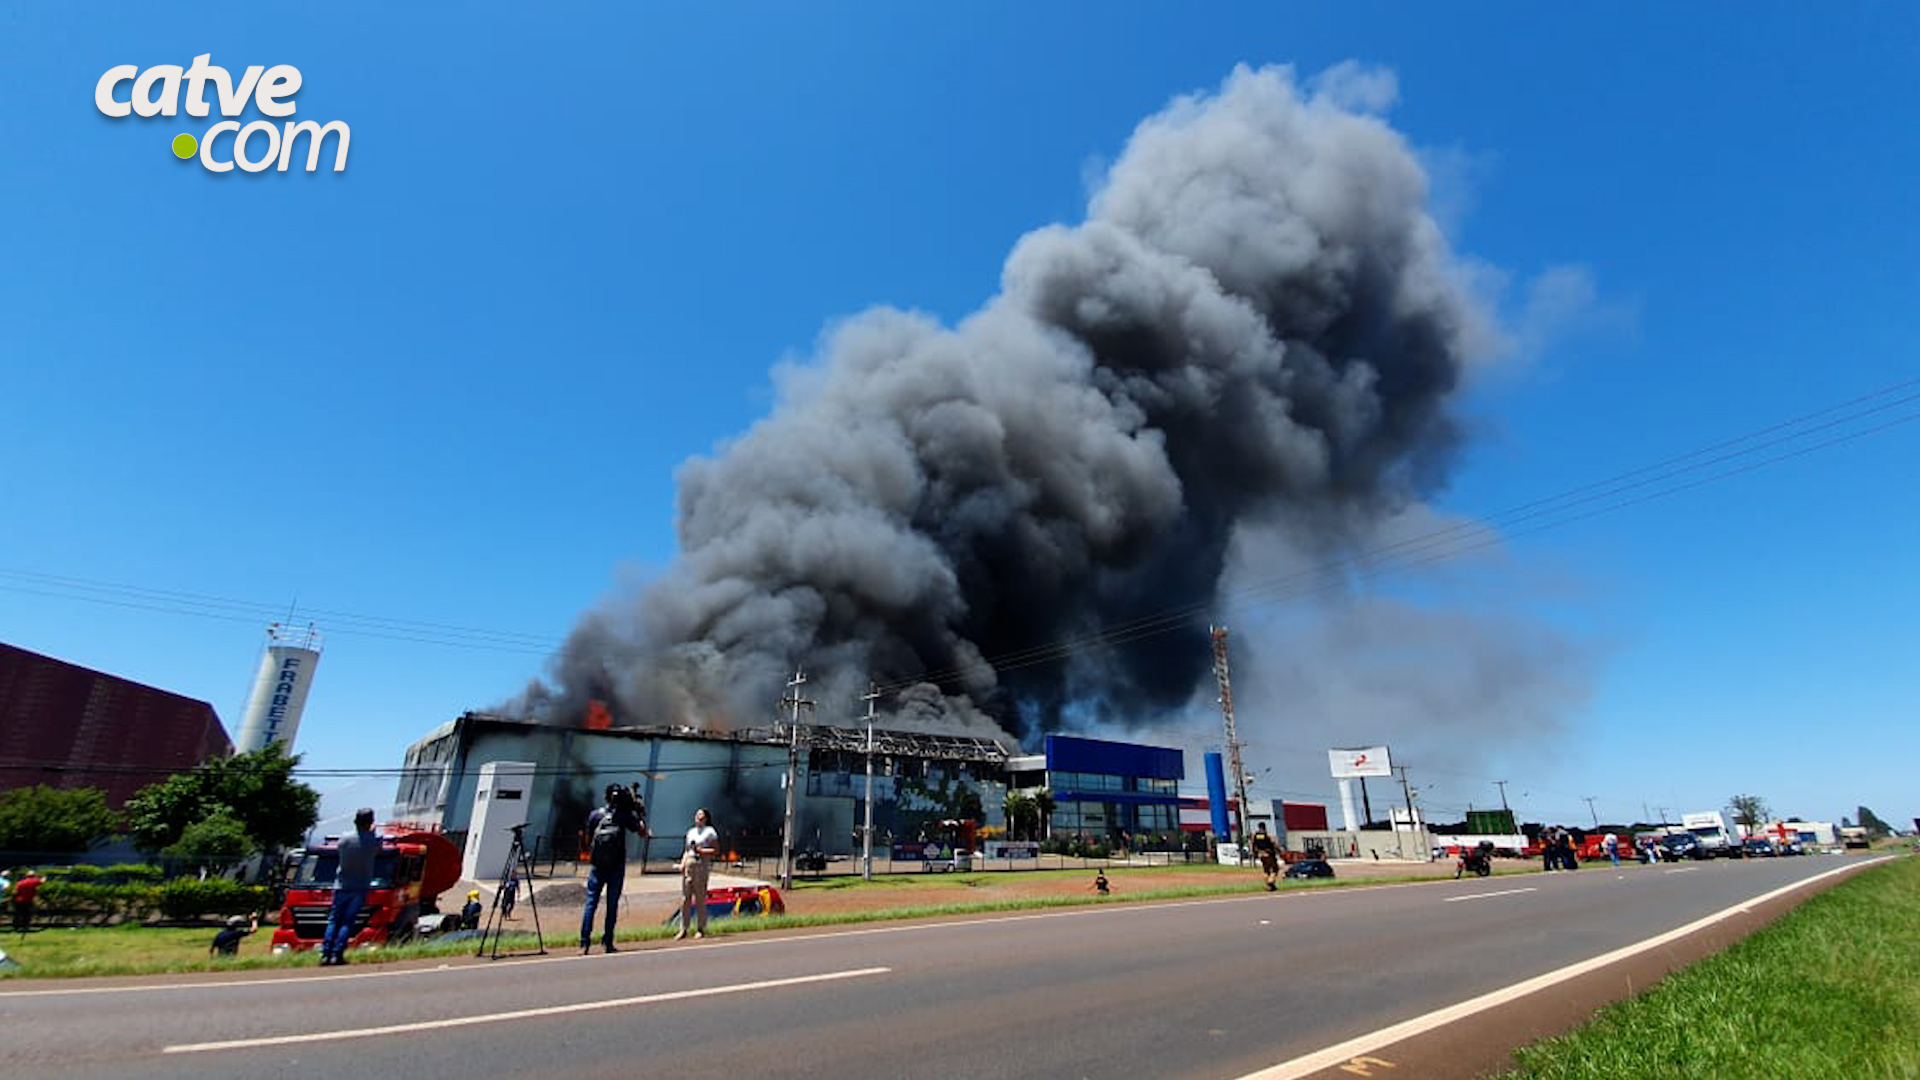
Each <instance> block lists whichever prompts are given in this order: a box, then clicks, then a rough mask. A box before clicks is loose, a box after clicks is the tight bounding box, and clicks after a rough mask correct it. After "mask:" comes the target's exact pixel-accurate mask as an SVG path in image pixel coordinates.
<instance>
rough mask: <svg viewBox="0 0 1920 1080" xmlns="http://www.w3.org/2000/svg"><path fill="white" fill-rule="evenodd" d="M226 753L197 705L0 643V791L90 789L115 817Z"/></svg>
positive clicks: (221, 737) (210, 716)
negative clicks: (131, 801) (175, 776)
mask: <svg viewBox="0 0 1920 1080" xmlns="http://www.w3.org/2000/svg"><path fill="white" fill-rule="evenodd" d="M232 751H233V743H232V741H231V740H230V739H228V738H227V731H226V728H225V727H223V726H221V723H220V718H219V716H217V715H216V714H215V713H214V711H213V706H212V705H209V704H207V703H206V702H204V701H198V700H195V699H194V698H190V697H183V696H181V695H179V694H174V693H169V692H167V691H165V690H160V689H157V688H155V687H152V686H146V685H144V684H141V683H137V682H133V681H131V680H128V679H122V678H119V677H117V676H113V675H108V674H106V673H104V672H99V671H94V670H92V669H90V668H83V667H81V666H79V665H78V664H69V663H67V662H66V661H64V660H56V659H54V658H53V657H51V656H42V655H40V654H39V653H35V652H28V651H27V650H25V649H22V648H18V647H15V646H13V645H7V644H4V643H0V791H6V790H10V789H13V788H21V787H32V786H33V785H35V784H46V785H48V786H50V787H58V788H78V787H97V788H101V789H103V790H104V791H106V793H107V804H108V805H109V806H112V807H113V808H114V809H116V810H117V809H119V808H120V807H121V806H122V805H124V804H125V803H126V801H127V799H128V798H129V797H131V796H132V795H133V793H134V792H136V791H138V790H140V789H141V788H143V787H145V786H146V785H148V784H151V783H153V782H155V781H157V780H164V779H166V777H167V776H168V775H169V774H171V773H175V772H181V771H184V770H186V769H191V768H192V767H194V766H195V765H198V764H200V763H201V762H203V761H206V760H208V759H209V758H215V757H221V756H224V755H226V754H229V753H231V752H232Z"/></svg>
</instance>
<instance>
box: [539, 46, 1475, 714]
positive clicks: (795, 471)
mask: <svg viewBox="0 0 1920 1080" xmlns="http://www.w3.org/2000/svg"><path fill="white" fill-rule="evenodd" d="M1361 75H1367V77H1365V78H1362V77H1359V76H1361ZM1356 86H1357V87H1359V88H1361V89H1363V90H1367V91H1368V92H1367V93H1355V92H1354V88H1355V87H1356ZM1390 86H1391V77H1390V76H1385V75H1371V74H1368V73H1360V72H1357V71H1356V69H1353V68H1351V67H1350V66H1349V67H1343V68H1342V69H1337V70H1336V72H1334V73H1332V76H1331V77H1323V78H1321V79H1317V80H1309V81H1306V82H1304V83H1303V82H1301V81H1299V80H1297V79H1296V77H1295V74H1294V72H1293V71H1292V70H1291V69H1289V68H1263V69H1259V70H1252V69H1246V68H1242V69H1238V70H1236V71H1234V72H1233V73H1232V74H1231V75H1229V76H1228V78H1227V79H1226V80H1225V82H1224V83H1223V84H1222V86H1221V87H1220V88H1219V89H1218V91H1217V92H1212V93H1203V94H1195V95H1192V96H1187V97H1181V98H1179V99H1177V100H1175V101H1174V102H1173V103H1172V104H1171V105H1169V106H1168V107H1167V108H1166V109H1164V110H1163V111H1161V112H1160V113H1158V114H1156V115H1154V116H1151V117H1149V118H1147V119H1146V120H1144V121H1143V122H1142V123H1141V124H1140V125H1139V126H1138V128H1137V129H1136V130H1135V131H1134V132H1133V134H1132V136H1131V138H1130V139H1129V140H1128V142H1127V144H1126V146H1125V148H1124V150H1123V151H1122V152H1121V153H1120V154H1119V155H1118V157H1117V158H1116V159H1115V160H1114V163H1113V165H1112V166H1111V168H1110V169H1109V170H1108V172H1107V174H1106V176H1105V178H1104V181H1103V182H1102V183H1100V184H1099V186H1098V188H1097V190H1095V191H1094V193H1093V194H1092V196H1091V198H1090V201H1089V205H1088V208H1087V213H1086V217H1085V219H1084V220H1083V221H1081V222H1079V223H1077V224H1063V225H1054V226H1048V227H1046V228H1042V229H1038V230H1036V231H1034V232H1032V233H1029V234H1028V235H1026V236H1024V237H1022V238H1020V239H1019V241H1018V242H1017V243H1016V244H1015V245H1014V246H1013V250H1012V252H1011V254H1010V255H1009V256H1008V257H1007V260H1006V264H1005V268H1004V271H1003V274H1002V280H1001V287H1000V290H999V292H998V294H997V295H995V296H994V297H993V298H992V299H990V300H989V301H988V302H987V303H986V304H985V305H984V306H983V307H982V308H981V309H980V310H979V311H977V312H975V313H974V314H972V315H970V316H968V317H966V318H965V319H962V320H960V321H959V322H958V324H957V325H953V326H944V325H940V324H939V323H937V322H935V321H934V320H932V319H930V318H928V317H925V316H923V315H919V314H914V313H910V312H904V311H898V310H889V309H880V310H872V311H868V312H865V313H863V314H860V315H857V316H855V317H853V318H851V319H849V320H847V321H845V322H844V323H842V324H840V325H839V326H838V328H837V329H836V330H835V331H834V332H833V333H832V334H831V335H830V337H829V338H828V339H827V340H826V341H825V343H824V344H823V346H822V348H821V350H820V353H819V355H818V356H817V358H816V360H815V361H814V362H813V363H811V364H809V365H806V366H804V367H802V368H801V369H800V370H798V371H797V372H796V373H794V374H793V375H792V377H790V378H788V379H786V380H785V382H784V384H783V386H782V396H781V399H780V401H779V403H778V404H777V406H776V407H775V408H774V410H773V411H772V413H771V415H769V416H768V417H766V418H765V419H764V420H762V421H760V422H759V423H757V424H756V425H754V426H753V427H752V428H751V429H750V430H749V431H747V432H746V433H745V434H743V435H741V436H740V437H739V438H737V439H735V440H733V441H731V442H729V443H727V444H726V445H725V446H724V447H723V448H721V449H720V450H718V451H717V452H716V453H714V454H713V455H712V456H709V457H697V458H694V459H692V460H690V461H688V462H687V463H686V464H685V465H684V466H683V467H682V468H681V470H680V472H679V475H678V481H679V498H678V523H679V546H680V554H679V557H678V560H677V561H676V562H675V563H674V564H673V565H672V566H671V567H670V568H668V569H667V570H666V571H665V572H664V573H663V574H662V575H661V576H660V577H659V578H658V579H657V580H656V581H654V582H653V583H652V584H651V585H650V586H649V587H648V588H646V589H645V590H644V591H643V592H642V593H640V594H639V595H637V596H635V597H631V598H621V599H617V600H613V601H610V602H608V603H606V604H603V605H601V606H600V607H599V608H598V609H596V610H594V611H591V612H589V613H588V614H587V615H586V616H584V617H583V619H582V620H581V622H580V624H579V625H578V627H577V628H576V629H575V630H574V631H573V633H572V634H571V636H570V637H569V639H568V640H567V642H566V643H565V646H564V648H563V649H562V651H561V653H560V655H559V656H558V657H557V659H556V661H555V663H554V667H553V671H552V674H551V680H550V681H548V682H540V683H536V684H535V685H534V686H532V687H530V688H529V690H528V691H527V692H526V694H525V695H524V696H523V698H522V700H520V701H517V702H514V703H511V704H510V705H508V706H505V707H504V708H505V709H507V710H509V711H511V712H513V713H515V714H516V715H536V716H542V717H545V718H548V719H550V720H553V721H557V722H560V723H564V724H569V725H572V724H578V723H580V721H581V718H582V717H583V716H585V715H586V714H587V711H588V708H589V704H588V703H589V702H590V701H594V700H598V701H604V702H606V703H608V705H609V706H610V708H611V711H612V714H613V722H614V723H615V724H616V725H617V726H628V725H639V724H647V725H690V726H693V727H697V728H703V729H712V728H716V727H726V726H729V725H731V724H738V725H742V726H745V725H754V724H761V723H764V722H765V721H766V720H767V718H768V714H769V713H770V712H771V710H772V709H773V708H774V702H775V700H776V698H777V695H778V691H779V687H780V683H781V680H782V679H783V677H784V675H785V674H786V673H789V672H791V671H792V670H794V668H795V667H796V666H800V665H804V666H805V667H806V669H807V670H808V671H809V673H810V674H811V675H812V676H813V679H814V681H813V682H812V683H811V684H810V686H809V689H811V690H813V691H814V696H815V697H816V698H819V699H821V700H823V701H824V700H834V701H843V702H848V703H851V702H853V701H854V700H856V699H857V698H858V697H859V694H860V693H861V691H863V690H864V689H865V688H866V685H867V683H868V682H869V680H873V681H875V682H878V683H879V684H881V685H882V686H883V687H886V688H888V689H889V690H890V691H891V693H890V694H889V696H888V699H887V701H886V702H885V703H884V704H883V708H884V709H885V710H886V711H887V712H888V713H889V714H890V715H889V716H888V719H887V725H888V726H889V727H891V728H895V729H912V728H927V729H937V730H944V731H958V732H968V731H972V732H979V733H983V734H988V735H1000V733H1001V732H1003V731H1004V732H1005V733H1008V734H1010V735H1011V736H1012V740H1013V741H1018V742H1022V743H1025V744H1027V745H1029V746H1031V745H1033V743H1034V742H1035V739H1036V737H1037V735H1039V734H1040V733H1044V732H1047V731H1053V730H1057V729H1059V728H1061V727H1062V726H1065V725H1066V722H1067V721H1069V720H1070V719H1071V718H1072V717H1073V716H1075V715H1082V714H1084V715H1092V716H1098V717H1100V718H1102V719H1104V720H1106V721H1109V722H1114V723H1121V724H1125V723H1129V722H1137V721H1141V720H1145V719H1148V718H1152V717H1155V716H1157V715H1160V714H1162V713H1164V712H1166V711H1168V710H1172V709H1176V708H1178V707H1180V706H1182V705H1184V704H1185V703H1186V702H1187V701H1188V700H1189V698H1190V697H1191V696H1192V694H1193V692H1194V689H1195V687H1196V686H1197V685H1200V684H1202V683H1203V682H1205V681H1206V680H1208V679H1209V678H1210V675H1209V670H1208V668H1209V653H1208V649H1207V643H1206V626H1207V622H1208V617H1209V614H1210V613H1211V610H1212V609H1213V607H1214V606H1215V604H1216V603H1217V601H1218V599H1219V596H1218V594H1219V590H1220V587H1221V581H1222V578H1223V574H1224V573H1225V571H1226V569H1227V562H1228V558H1229V552H1230V549H1231V545H1232V544H1233V542H1234V538H1235V536H1236V534H1237V533H1239V532H1241V531H1243V530H1246V529H1249V528H1255V527H1274V526H1277V527H1283V528H1284V529H1285V530H1286V532H1287V533H1288V535H1290V536H1296V537H1305V538H1306V540H1305V541H1304V542H1305V543H1306V544H1308V545H1309V546H1311V547H1314V548H1316V549H1318V550H1320V551H1322V552H1323V553H1325V554H1328V555H1332V554H1335V553H1338V552H1340V551H1342V550H1344V549H1347V548H1349V547H1351V546H1352V545H1355V544H1357V543H1361V542H1363V541H1364V540H1365V538H1366V537H1367V536H1368V535H1369V531H1370V529H1371V528H1372V527H1373V525H1374V524H1375V523H1377V522H1378V521H1380V520H1381V519H1383V518H1384V517H1387V516H1390V515H1392V514H1394V513H1396V512H1398V511H1400V510H1402V509H1404V508H1405V507H1407V506H1408V505H1410V504H1412V503H1415V502H1418V501H1419V500H1420V499H1421V498H1422V497H1423V496H1424V495H1426V494H1429V493H1430V492H1431V490H1432V489H1433V488H1434V487H1435V486H1436V485H1437V484H1438V483H1439V482H1440V481H1441V479H1442V478H1443V477H1444V476H1445V473H1446V470H1447V467H1448V465H1449V462H1450V458H1451V455H1452V451H1453V450H1454V448H1455V446H1456V443H1457V441H1458V427H1457V425H1456V423H1455V422H1454V421H1453V420H1452V418H1451V417H1450V415H1449V411H1448V406H1449V402H1450V399H1451V398H1452V397H1453V395H1454V394H1455V392H1456V391H1457V390H1458V388H1459V387H1460V385H1461V383H1462V379H1463V376H1464V373H1465V371H1466V369H1467V366H1468V364H1469V363H1470V362H1471V360H1472V359H1473V358H1474V357H1475V356H1476V354H1477V352H1478V350H1479V349H1480V347H1481V343H1483V342H1486V341H1489V340H1491V339H1492V337H1493V336H1494V331H1493V330H1492V328H1491V321H1490V318H1489V316H1488V315H1487V313H1486V312H1485V311H1484V310H1483V308H1482V306H1481V305H1479V304H1478V303H1476V301H1475V299H1474V297H1473V295H1472V292H1471V291H1470V289H1469V288H1468V287H1467V286H1466V285H1465V281H1466V280H1467V277H1468V275H1467V274H1466V273H1465V272H1464V271H1463V269H1462V267H1461V264H1460V263H1459V262H1458V261H1457V260H1456V259H1455V257H1454V256H1453V254H1452V253H1451V252H1450V250H1449V248H1448V245H1447V243H1446V241H1445V239H1444V238H1443V236H1442V234H1441V231H1440V229H1439V228H1438V226H1437V225H1436V224H1435V222H1434V220H1433V218H1432V217H1431V215H1430V214H1429V212H1428V209H1427V198H1428V187H1427V177H1426V175H1425V173H1424V172H1423V170H1422V168H1421V166H1420V164H1419V162H1418V160H1417V158H1416V155H1415V154H1414V153H1413V152H1412V151H1411V149H1410V147H1409V146H1408V144H1407V141H1406V140H1405V138H1404V137H1402V136H1401V135H1400V134H1399V133H1397V132H1396V131H1395V130H1394V129H1393V128H1392V127H1390V126H1389V125H1388V124H1387V123H1386V122H1385V121H1384V120H1383V119H1382V118H1381V117H1380V116H1378V115H1376V113H1375V112H1373V111H1371V110H1373V109H1376V108H1378V107H1380V106H1383V105H1384V104H1385V103H1386V101H1385V98H1387V97H1390V96H1391V95H1390V93H1386V94H1383V93H1382V92H1381V91H1382V90H1383V88H1390ZM1001 737H1003V738H1004V737H1005V736H1001Z"/></svg>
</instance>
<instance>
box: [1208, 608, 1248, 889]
mask: <svg viewBox="0 0 1920 1080" xmlns="http://www.w3.org/2000/svg"><path fill="white" fill-rule="evenodd" d="M1211 633H1212V634H1213V677H1214V678H1215V679H1216V680H1218V681H1219V683H1220V712H1221V714H1222V715H1223V716H1225V717H1226V728H1227V767H1228V768H1230V769H1232V770H1233V790H1234V791H1235V792H1236V793H1237V794H1238V796H1239V799H1240V814H1239V818H1238V820H1237V821H1235V822H1234V825H1235V826H1236V828H1235V836H1234V844H1235V845H1236V846H1238V847H1239V849H1240V858H1241V861H1243V862H1244V861H1245V860H1246V857H1247V856H1246V850H1247V811H1248V809H1249V807H1248V806H1247V769H1246V765H1245V764H1244V763H1242V762H1241V760H1240V738H1239V736H1237V735H1236V734H1234V730H1233V680H1232V679H1231V678H1229V677H1228V675H1227V628H1226V627H1224V626H1215V627H1212V628H1211Z"/></svg>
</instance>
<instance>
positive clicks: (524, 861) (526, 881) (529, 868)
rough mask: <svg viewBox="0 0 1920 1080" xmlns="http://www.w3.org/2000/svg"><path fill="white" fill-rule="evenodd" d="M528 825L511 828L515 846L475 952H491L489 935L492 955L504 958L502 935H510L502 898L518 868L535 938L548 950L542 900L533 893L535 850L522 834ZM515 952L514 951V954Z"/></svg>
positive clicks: (541, 948)
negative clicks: (490, 941) (503, 922)
mask: <svg viewBox="0 0 1920 1080" xmlns="http://www.w3.org/2000/svg"><path fill="white" fill-rule="evenodd" d="M525 829H526V826H525V825H514V826H511V827H510V828H509V830H508V831H509V832H511V833H513V847H512V848H510V849H509V850H508V851H507V863H506V865H505V866H502V867H501V868H500V885H499V887H498V888H496V889H495V890H494V891H493V907H492V908H491V909H490V910H488V912H487V924H486V926H485V927H484V928H483V929H482V930H481V931H480V949H479V951H477V952H475V953H474V955H475V956H487V955H488V953H487V938H488V937H489V936H491V937H492V938H493V953H492V955H491V956H490V957H489V959H493V960H498V959H499V958H500V939H501V938H503V937H505V936H506V933H507V931H506V927H504V926H501V925H500V923H501V920H502V919H504V918H505V917H506V916H505V913H504V912H502V911H501V910H500V900H501V898H502V897H504V896H506V895H507V882H509V881H511V880H512V879H513V876H514V874H515V872H518V873H519V875H520V882H521V884H523V885H525V886H526V889H527V910H529V911H531V912H533V940H534V942H535V944H536V946H537V947H538V949H539V952H538V955H540V956H545V955H546V954H547V939H546V935H544V934H542V933H541V932H540V902H539V901H537V900H535V899H534V897H533V854H532V853H531V852H529V851H528V850H527V843H526V837H525V836H523V835H521V834H522V833H523V832H524V831H525ZM510 955H511V954H510Z"/></svg>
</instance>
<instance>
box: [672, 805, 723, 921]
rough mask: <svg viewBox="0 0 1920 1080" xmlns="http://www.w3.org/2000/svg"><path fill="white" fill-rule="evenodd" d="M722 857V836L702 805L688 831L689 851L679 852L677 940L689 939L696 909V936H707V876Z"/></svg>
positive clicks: (687, 848)
mask: <svg viewBox="0 0 1920 1080" xmlns="http://www.w3.org/2000/svg"><path fill="white" fill-rule="evenodd" d="M719 854H720V834H719V833H718V832H716V831H714V828H713V819H712V818H711V817H710V816H709V815H708V814H707V808H706V807H704V806H703V807H701V808H700V809H698V810H695V811H694V812H693V828H691V829H688V830H687V846H686V850H684V851H682V852H681V853H680V932H679V933H677V934H674V935H673V939H674V940H675V941H680V940H682V939H684V938H685V937H686V936H687V927H688V926H689V925H690V924H692V922H693V920H694V918H695V915H694V912H695V911H696V910H698V912H699V916H698V917H699V920H700V923H699V929H697V930H695V931H694V934H693V936H694V937H697V938H703V937H706V936H707V875H708V873H709V871H711V870H712V869H713V860H714V857H715V856H717V855H719Z"/></svg>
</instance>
